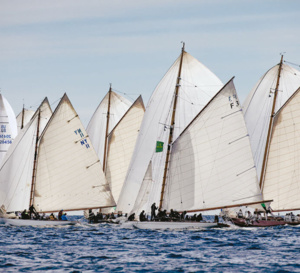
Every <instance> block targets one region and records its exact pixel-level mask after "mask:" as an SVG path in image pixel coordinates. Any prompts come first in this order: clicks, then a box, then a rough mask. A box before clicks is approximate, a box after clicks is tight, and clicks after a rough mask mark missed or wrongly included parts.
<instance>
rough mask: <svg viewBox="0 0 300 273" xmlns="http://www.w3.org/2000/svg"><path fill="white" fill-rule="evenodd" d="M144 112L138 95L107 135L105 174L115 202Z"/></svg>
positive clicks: (141, 100)
mask: <svg viewBox="0 0 300 273" xmlns="http://www.w3.org/2000/svg"><path fill="white" fill-rule="evenodd" d="M144 112H145V107H144V103H143V99H142V97H141V96H139V97H138V98H137V100H136V101H135V102H134V103H133V104H132V106H131V107H130V108H129V109H128V111H127V112H126V113H125V114H124V116H123V117H122V118H121V120H120V121H119V122H118V124H116V126H115V128H114V129H113V130H112V132H111V133H110V134H109V136H108V153H107V164H106V168H105V176H106V179H107V181H108V183H109V185H110V189H111V191H112V195H113V197H114V199H115V201H116V202H117V203H118V199H119V195H120V192H121V189H122V186H123V183H124V180H125V177H126V172H127V169H128V166H129V163H130V159H131V156H132V153H133V150H134V146H135V143H136V139H137V136H138V132H139V129H140V126H141V123H142V120H143V116H144Z"/></svg>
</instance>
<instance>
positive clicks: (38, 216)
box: [18, 205, 68, 221]
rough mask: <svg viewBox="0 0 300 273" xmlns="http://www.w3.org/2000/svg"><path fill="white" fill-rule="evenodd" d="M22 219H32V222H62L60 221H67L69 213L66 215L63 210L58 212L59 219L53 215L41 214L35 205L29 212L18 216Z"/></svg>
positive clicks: (25, 211)
mask: <svg viewBox="0 0 300 273" xmlns="http://www.w3.org/2000/svg"><path fill="white" fill-rule="evenodd" d="M18 216H19V217H20V218H21V219H32V220H52V221H54V220H60V221H67V220H68V219H67V213H64V212H63V210H60V211H59V212H58V217H57V218H56V216H55V215H54V214H53V213H51V214H50V215H46V214H45V213H42V214H39V213H38V212H37V211H36V209H35V208H34V206H33V205H31V206H30V207H29V210H28V211H27V210H26V209H25V210H23V211H22V212H21V214H20V215H18Z"/></svg>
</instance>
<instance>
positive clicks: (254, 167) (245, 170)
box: [236, 165, 255, 176]
mask: <svg viewBox="0 0 300 273" xmlns="http://www.w3.org/2000/svg"><path fill="white" fill-rule="evenodd" d="M253 168H255V165H254V166H253V167H251V168H249V169H247V170H245V171H243V172H241V173H238V174H237V175H236V176H240V175H242V174H244V173H245V172H248V171H250V170H252V169H253Z"/></svg>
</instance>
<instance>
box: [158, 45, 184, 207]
mask: <svg viewBox="0 0 300 273" xmlns="http://www.w3.org/2000/svg"><path fill="white" fill-rule="evenodd" d="M183 54H184V43H183V46H182V51H181V58H180V64H179V69H178V76H177V81H176V87H175V92H174V104H173V110H172V118H171V125H170V132H169V140H168V147H167V155H166V161H165V168H164V175H163V182H162V188H161V194H160V201H159V208H160V209H161V208H162V203H163V198H164V191H165V186H166V179H167V173H168V165H169V158H170V151H171V144H172V142H173V130H174V125H175V114H176V106H177V98H178V93H179V87H180V77H181V69H182V60H183Z"/></svg>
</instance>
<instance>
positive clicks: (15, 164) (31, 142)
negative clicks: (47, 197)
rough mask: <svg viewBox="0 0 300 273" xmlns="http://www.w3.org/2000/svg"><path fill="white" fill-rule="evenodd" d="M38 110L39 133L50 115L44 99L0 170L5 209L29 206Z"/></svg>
mask: <svg viewBox="0 0 300 273" xmlns="http://www.w3.org/2000/svg"><path fill="white" fill-rule="evenodd" d="M38 113H40V125H39V130H40V132H41V131H42V130H43V129H44V127H45V125H46V123H47V122H48V120H49V119H50V117H51V115H52V111H51V108H50V105H49V103H48V100H47V98H46V99H45V100H44V101H43V102H42V104H41V106H40V107H39V108H38V110H37V111H36V113H35V114H34V116H33V118H32V119H31V121H30V122H29V123H28V124H27V125H26V126H25V127H24V128H23V130H22V131H21V132H20V133H19V134H18V136H17V137H16V139H15V140H14V142H13V144H12V145H11V146H10V148H9V150H8V152H7V154H6V156H5V158H4V160H3V164H2V166H1V169H0V204H1V205H4V206H5V209H6V210H7V211H8V212H12V211H22V210H24V209H28V207H29V200H30V190H31V183H32V174H33V160H34V153H35V142H36V134H37V127H38Z"/></svg>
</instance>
